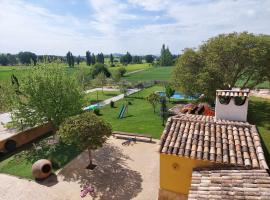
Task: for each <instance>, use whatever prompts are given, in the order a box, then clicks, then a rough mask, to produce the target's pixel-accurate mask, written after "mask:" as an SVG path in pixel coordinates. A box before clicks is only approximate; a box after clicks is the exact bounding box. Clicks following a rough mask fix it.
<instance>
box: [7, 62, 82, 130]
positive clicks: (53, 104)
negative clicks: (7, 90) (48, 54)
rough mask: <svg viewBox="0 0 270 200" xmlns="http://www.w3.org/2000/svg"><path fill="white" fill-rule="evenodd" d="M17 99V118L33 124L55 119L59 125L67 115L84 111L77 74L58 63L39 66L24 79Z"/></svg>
mask: <svg viewBox="0 0 270 200" xmlns="http://www.w3.org/2000/svg"><path fill="white" fill-rule="evenodd" d="M20 93H21V94H20V95H18V96H17V98H16V99H15V101H14V109H13V110H12V116H13V122H14V124H15V125H17V126H18V127H20V124H22V125H23V126H26V127H33V126H35V125H37V124H40V123H43V122H46V121H51V122H52V123H53V124H54V125H55V126H56V128H57V127H58V126H59V125H60V124H61V122H63V120H64V119H65V118H66V117H69V116H72V115H76V114H78V113H80V112H81V108H82V106H83V90H82V87H81V85H80V84H79V83H78V81H77V79H76V78H75V76H73V75H71V74H67V73H66V72H65V71H64V70H63V69H62V68H61V67H58V66H39V67H37V68H35V69H32V70H30V71H29V74H28V75H27V76H26V78H25V79H23V80H22V81H21V83H20Z"/></svg>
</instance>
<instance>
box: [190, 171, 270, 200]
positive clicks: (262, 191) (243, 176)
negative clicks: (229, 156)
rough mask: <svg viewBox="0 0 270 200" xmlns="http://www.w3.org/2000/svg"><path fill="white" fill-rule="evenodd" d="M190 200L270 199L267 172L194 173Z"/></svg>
mask: <svg viewBox="0 0 270 200" xmlns="http://www.w3.org/2000/svg"><path fill="white" fill-rule="evenodd" d="M188 199H190V200H204V199H251V200H256V199H264V200H269V199H270V177H269V174H268V173H267V172H266V170H255V169H253V170H210V171H209V170H202V171H200V170H198V171H196V170H195V171H193V174H192V183H191V188H190V191H189V196H188Z"/></svg>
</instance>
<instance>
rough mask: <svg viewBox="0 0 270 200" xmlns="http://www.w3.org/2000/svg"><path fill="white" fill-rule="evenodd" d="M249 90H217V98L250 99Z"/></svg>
mask: <svg viewBox="0 0 270 200" xmlns="http://www.w3.org/2000/svg"><path fill="white" fill-rule="evenodd" d="M248 95H249V90H217V96H225V97H248Z"/></svg>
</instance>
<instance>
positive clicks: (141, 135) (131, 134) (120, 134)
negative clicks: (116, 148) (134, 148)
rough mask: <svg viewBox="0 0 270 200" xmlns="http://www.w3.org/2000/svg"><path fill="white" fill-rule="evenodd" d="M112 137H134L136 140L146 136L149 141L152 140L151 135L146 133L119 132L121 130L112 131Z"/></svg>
mask: <svg viewBox="0 0 270 200" xmlns="http://www.w3.org/2000/svg"><path fill="white" fill-rule="evenodd" d="M112 135H113V137H115V138H123V139H125V138H134V139H135V140H137V138H147V139H149V140H150V142H152V138H153V137H152V136H151V135H147V134H139V133H127V132H121V131H114V132H113V134H112Z"/></svg>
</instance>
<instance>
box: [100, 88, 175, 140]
mask: <svg viewBox="0 0 270 200" xmlns="http://www.w3.org/2000/svg"><path fill="white" fill-rule="evenodd" d="M163 90H164V87H162V86H157V85H156V86H153V87H150V88H147V89H144V90H143V91H141V92H138V93H135V94H132V95H130V96H129V97H128V98H127V100H128V101H130V102H131V103H132V105H129V106H128V112H127V113H126V115H125V117H124V118H123V119H118V118H117V117H118V114H119V112H120V109H121V106H122V105H123V104H124V103H125V101H126V100H124V99H122V100H120V101H117V102H115V106H116V108H111V107H110V106H109V105H107V106H105V107H103V108H101V114H102V118H104V119H105V120H106V121H108V122H110V123H111V125H112V127H113V130H118V131H126V132H133V133H142V134H150V135H152V136H153V137H154V138H159V137H160V135H161V133H162V131H163V129H164V127H163V126H162V121H161V118H160V116H159V115H158V113H159V110H160V107H159V105H158V106H157V108H156V111H157V112H156V114H154V112H153V108H152V106H151V104H149V103H148V102H147V101H146V100H145V99H144V98H145V97H146V96H148V95H149V94H150V93H152V92H155V91H163ZM174 103H175V102H171V103H169V102H167V107H168V108H170V107H172V106H173V104H174Z"/></svg>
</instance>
